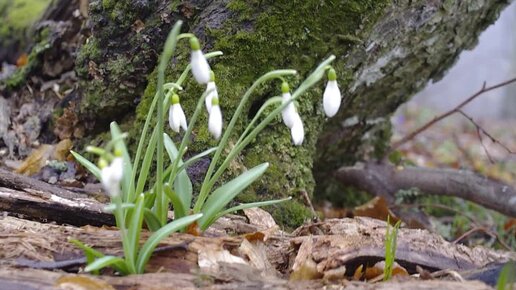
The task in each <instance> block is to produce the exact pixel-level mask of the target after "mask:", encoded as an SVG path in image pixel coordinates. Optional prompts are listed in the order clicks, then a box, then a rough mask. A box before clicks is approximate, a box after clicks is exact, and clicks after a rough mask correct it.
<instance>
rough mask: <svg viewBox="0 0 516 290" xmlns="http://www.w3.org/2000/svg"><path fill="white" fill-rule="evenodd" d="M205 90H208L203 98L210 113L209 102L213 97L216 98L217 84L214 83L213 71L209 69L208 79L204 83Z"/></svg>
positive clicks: (217, 94) (217, 95)
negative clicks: (206, 82) (205, 83)
mask: <svg viewBox="0 0 516 290" xmlns="http://www.w3.org/2000/svg"><path fill="white" fill-rule="evenodd" d="M206 91H207V92H208V91H210V92H209V93H208V95H207V96H206V99H205V100H204V101H205V103H206V110H207V111H208V113H210V110H211V102H212V100H213V98H218V97H219V93H218V92H217V86H216V85H215V74H214V73H213V71H210V81H209V82H208V84H207V85H206Z"/></svg>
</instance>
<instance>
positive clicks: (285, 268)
mask: <svg viewBox="0 0 516 290" xmlns="http://www.w3.org/2000/svg"><path fill="white" fill-rule="evenodd" d="M385 229H386V223H384V222H382V221H378V220H373V219H369V218H355V219H342V220H340V219H332V220H327V221H324V222H321V223H315V224H309V225H305V226H303V227H300V228H299V229H297V230H296V231H295V232H294V233H293V234H292V235H288V234H285V233H282V232H280V231H279V230H277V229H274V228H273V229H269V230H262V231H261V232H258V233H253V234H246V235H240V236H234V237H230V236H227V235H224V236H219V237H208V236H201V237H193V236H191V235H187V234H179V233H178V234H173V235H171V236H170V237H168V238H167V239H165V240H163V242H162V243H161V247H166V246H177V245H183V247H172V248H171V249H170V250H168V251H167V250H165V251H160V252H158V253H155V254H154V255H153V257H152V259H151V260H150V262H149V264H148V266H147V268H146V272H147V273H148V274H145V275H143V276H141V275H136V276H130V277H124V278H122V277H110V276H108V275H103V276H100V277H99V279H101V280H102V281H105V282H107V283H108V284H109V285H112V286H113V287H115V288H123V287H125V286H123V285H127V284H124V283H126V282H127V283H135V279H136V278H135V277H139V279H136V280H138V281H147V280H148V281H151V280H152V281H151V282H148V283H147V282H145V283H147V286H144V285H143V284H142V286H141V287H143V288H142V289H146V288H144V287H151V286H152V287H156V288H163V287H165V286H167V285H168V286H167V287H172V286H174V287H175V285H176V284H174V285H172V286H170V284H160V283H167V282H168V283H169V281H171V280H170V279H173V278H174V277H176V275H179V276H177V277H178V278H177V279H179V281H184V283H186V284H185V285H190V284H188V283H194V285H196V286H206V287H215V286H214V285H216V286H217V289H219V288H222V289H226V287H227V288H239V287H243V286H246V287H248V286H251V285H254V287H259V288H262V287H272V288H284V289H289V288H292V289H294V288H296V287H297V288H299V287H301V286H299V284H295V283H305V281H297V282H294V281H291V282H288V281H286V280H285V278H286V277H289V275H290V274H291V272H293V271H295V269H296V267H298V266H296V265H300V264H303V263H304V260H306V259H308V258H309V259H311V260H313V261H314V262H315V264H316V269H318V271H320V274H321V276H324V273H325V272H328V271H331V270H334V269H337V268H342V267H344V269H345V272H344V273H345V276H342V277H340V279H339V280H338V281H337V283H346V284H347V283H348V282H343V281H347V280H348V279H349V278H348V277H350V276H352V275H353V272H354V269H355V268H356V266H358V265H359V264H364V265H371V264H374V263H375V262H377V261H379V260H383V259H384V252H385V249H384V238H385ZM148 236H149V234H148V232H146V231H144V232H143V233H142V241H144V240H145V239H147V237H148ZM0 237H2V243H1V244H0V259H2V265H3V267H4V268H0V283H3V282H5V283H6V284H1V285H10V284H8V283H22V282H23V283H26V282H27V281H25V280H24V279H23V277H22V278H20V277H19V276H16V275H18V274H10V275H8V274H7V273H12V271H13V270H12V269H13V267H16V268H23V269H24V270H23V271H20V272H19V273H20V274H19V275H22V276H23V275H29V274H28V273H31V274H30V275H32V274H34V273H35V274H34V275H39V274H38V273H47V272H45V271H43V272H37V271H36V272H34V273H33V272H31V271H35V269H31V267H34V268H45V269H54V270H55V269H59V267H57V266H58V265H59V264H60V263H61V264H62V263H65V262H66V261H71V260H74V259H75V260H76V259H78V258H81V257H82V253H81V251H80V250H78V249H77V248H75V247H74V246H73V245H72V244H71V243H69V242H68V238H75V239H79V240H81V241H82V242H84V243H86V244H89V245H91V246H92V247H94V248H95V249H97V250H100V251H102V252H104V253H106V254H111V255H122V252H123V251H122V249H121V244H120V238H119V235H118V231H117V230H116V229H115V228H106V227H103V228H97V227H91V226H88V227H82V228H77V227H73V226H60V225H55V224H42V223H38V222H34V221H27V220H23V219H18V218H14V217H4V218H3V219H2V220H0ZM509 260H516V253H513V252H500V251H493V250H489V249H485V248H482V247H475V248H472V249H471V248H468V247H466V246H463V245H456V244H452V243H449V242H446V241H445V240H444V239H442V238H440V237H439V236H437V235H435V234H431V233H429V232H428V231H424V230H413V229H404V228H402V229H400V231H399V234H398V251H397V255H396V261H397V262H398V263H400V264H401V265H402V266H404V267H406V269H408V270H409V273H414V272H415V271H414V269H415V266H420V267H423V268H425V269H427V270H431V271H432V270H441V269H452V270H456V271H461V270H467V269H475V268H482V267H485V266H486V265H488V264H490V263H493V262H499V263H502V262H505V261H509ZM31 261H32V263H31ZM40 261H45V262H46V263H41V262H40ZM52 263H55V265H56V267H55V268H52V267H49V265H50V266H51V265H52ZM43 264H45V267H40V266H41V265H43ZM80 268H82V265H79V267H76V269H75V270H80ZM68 270H70V269H68ZM6 271H7V272H6ZM9 271H10V272H9ZM156 272H160V273H156ZM107 273H109V272H106V274H107ZM192 273H193V274H192ZM344 273H343V275H344ZM41 275H43V274H41ZM68 276H69V274H64V273H62V274H60V275H57V276H52V277H54V278H53V280H51V281H49V280H48V279H49V278H45V279H43V280H41V282H39V283H41V284H38V285H39V287H35V286H34V287H33V289H40V288H43V289H44V287H46V286H47V285H54V284H55V283H57V282H56V281H57V279H59V278H60V277H68ZM15 277H18V278H15ZM49 277H50V276H49ZM71 277H75V276H73V275H72V276H71ZM88 277H90V276H88ZM147 277H148V278H149V279H147ZM152 277H155V278H156V279H150V278H152ZM16 279H19V281H18V280H16ZM200 280H202V281H201V282H203V283H207V284H206V285H205V284H202V283H201V284H196V283H198V282H199V281H200ZM17 281H18V282H17ZM20 281H21V282H20ZM29 281H33V282H34V280H29ZM45 281H46V282H45ZM128 281H130V282H128ZM160 281H161V282H160ZM196 281H197V282H196ZM36 282H37V280H36ZM36 282H34V283H36ZM45 283H47V284H45ZM53 283H54V284H53ZM138 283H144V282H138ZM138 283H137V284H138ZM181 283H183V282H181ZM292 283H294V284H292ZM306 283H308V284H306V285H305V284H302V285H303V286H302V288H307V289H315V288H320V287H321V286H322V285H321V283H323V282H322V280H321V279H315V280H313V281H309V282H306ZM324 283H326V282H324ZM332 283H333V282H332ZM425 283H426V282H425ZM435 283H437V282H435ZM416 284H417V283H415V284H410V285H411V286H412V287H415V288H413V289H418V287H419V286H417V287H416V286H414V285H416ZM13 285H18V284H13ZM19 285H25V284H19ZM138 285H140V284H138ZM307 285H308V286H307ZM386 285H388V284H385V285H382V286H371V285H365V284H364V285H362V284H360V286H357V287H358V289H391V288H383V287H387V286H386ZM436 285H437V284H436ZM439 285H440V284H439ZM453 285H455V284H453ZM219 286H220V287H219ZM455 286H456V285H455ZM20 287H21V286H20ZM185 287H189V286H185ZM371 287H373V288H371ZM375 287H380V288H375ZM399 287H402V286H399ZM443 287H448V286H446V285H444V286H443ZM450 287H451V286H450ZM25 289H30V287H29V288H25ZM351 289H357V288H351ZM402 289H403V288H402ZM404 289H408V286H407V288H404ZM443 289H445V288H443ZM450 289H451V288H450ZM474 289H476V288H474ZM479 289H484V288H479Z"/></svg>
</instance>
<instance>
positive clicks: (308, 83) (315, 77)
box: [203, 55, 335, 189]
mask: <svg viewBox="0 0 516 290" xmlns="http://www.w3.org/2000/svg"><path fill="white" fill-rule="evenodd" d="M334 59H335V57H334V56H333V55H332V56H330V57H328V58H327V59H326V60H325V61H323V62H322V63H321V64H320V65H319V66H318V67H317V68H316V69H315V70H314V72H313V73H312V74H311V75H310V76H309V77H308V78H307V79H306V80H305V81H304V82H303V83H301V85H300V86H299V87H298V88H297V90H296V91H295V92H294V93H293V94H292V98H291V99H290V101H288V102H285V103H284V104H282V105H281V106H279V107H278V108H276V109H275V110H274V111H272V112H271V113H270V114H269V115H268V116H267V117H266V118H265V119H264V120H263V121H262V122H260V124H258V126H256V127H255V128H254V129H253V130H252V131H251V133H249V135H247V136H245V137H243V139H242V136H244V135H245V134H242V136H241V137H240V139H239V142H237V143H236V144H235V146H234V147H233V149H231V151H230V152H229V153H228V156H227V157H226V159H225V160H224V162H223V163H222V164H221V165H220V167H219V168H218V169H217V171H216V172H215V174H213V177H212V178H211V179H210V180H209V182H208V185H207V187H208V188H209V189H211V188H212V187H213V185H214V184H215V182H217V179H218V178H219V177H220V176H221V175H222V173H223V172H224V170H226V168H227V167H228V166H229V163H230V162H231V161H232V160H233V159H234V158H235V156H236V155H237V154H238V153H240V152H241V151H242V150H243V149H244V148H245V147H246V146H247V145H248V144H249V143H250V142H251V141H252V140H253V139H254V138H255V137H256V135H258V133H260V132H261V131H262V130H263V129H264V128H265V127H266V126H267V125H268V124H269V123H270V122H272V120H273V119H274V118H275V117H276V116H277V115H279V114H280V113H281V111H282V110H283V109H284V108H285V107H286V106H287V105H288V104H289V103H290V102H293V101H295V100H297V99H298V98H299V97H300V96H301V94H303V93H304V92H305V91H306V90H308V89H309V88H310V87H312V86H313V85H314V84H315V83H316V82H317V81H319V80H320V79H321V78H322V76H323V74H321V71H322V72H324V70H325V67H326V65H327V64H329V63H331V62H332V61H333V60H334ZM270 101H271V103H270V104H273V103H275V101H274V98H271V100H270ZM266 104H267V102H266V103H265V104H264V105H263V106H262V108H263V109H265V108H264V106H265V105H266ZM270 104H267V105H270ZM260 110H262V109H260ZM257 115H258V114H257ZM256 119H257V116H255V118H254V119H253V121H252V122H251V124H252V123H254V122H255V121H256ZM248 128H249V126H248ZM248 128H246V131H247V129H248ZM244 132H245V131H244ZM241 139H242V140H241ZM203 185H204V184H203Z"/></svg>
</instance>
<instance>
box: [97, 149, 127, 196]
mask: <svg viewBox="0 0 516 290" xmlns="http://www.w3.org/2000/svg"><path fill="white" fill-rule="evenodd" d="M123 166H124V161H123V159H122V157H116V158H115V159H113V161H112V162H111V164H110V165H109V166H106V167H104V168H102V170H101V171H100V177H101V178H100V179H101V180H100V181H101V183H102V186H103V187H104V189H105V190H106V192H107V193H108V194H109V195H111V196H117V195H119V194H120V181H121V180H122V177H123V168H124V167H123Z"/></svg>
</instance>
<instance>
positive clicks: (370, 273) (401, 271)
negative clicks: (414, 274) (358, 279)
mask: <svg viewBox="0 0 516 290" xmlns="http://www.w3.org/2000/svg"><path fill="white" fill-rule="evenodd" d="M384 268H385V261H380V262H378V263H376V264H374V266H373V267H367V268H366V270H365V276H364V278H365V279H366V280H372V279H374V278H377V277H379V276H381V275H383V270H384ZM408 275H409V274H408V272H407V270H406V269H405V268H403V267H402V266H400V264H398V263H396V262H394V264H393V265H392V276H393V277H394V276H408Z"/></svg>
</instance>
